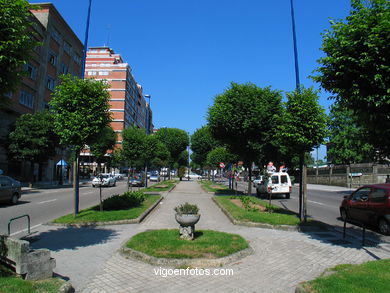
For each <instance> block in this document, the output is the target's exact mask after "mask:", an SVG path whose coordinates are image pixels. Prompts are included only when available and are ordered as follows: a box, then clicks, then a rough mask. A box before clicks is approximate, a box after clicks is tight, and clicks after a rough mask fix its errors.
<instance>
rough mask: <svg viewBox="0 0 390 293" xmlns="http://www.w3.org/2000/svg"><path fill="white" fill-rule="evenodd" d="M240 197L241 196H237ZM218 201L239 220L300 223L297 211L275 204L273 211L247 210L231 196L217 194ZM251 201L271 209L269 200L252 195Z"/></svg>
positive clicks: (274, 223) (287, 223) (288, 223)
mask: <svg viewBox="0 0 390 293" xmlns="http://www.w3.org/2000/svg"><path fill="white" fill-rule="evenodd" d="M236 198H240V197H236ZM215 199H216V201H217V202H218V203H219V204H221V205H222V206H223V207H224V208H225V209H226V210H227V211H228V212H229V214H230V215H231V216H232V217H233V218H234V219H236V220H238V221H243V222H254V223H266V224H271V225H293V226H296V225H299V224H300V221H299V217H298V215H297V214H296V213H294V212H291V211H288V210H285V209H283V208H280V207H278V206H275V205H271V212H269V211H259V210H254V209H250V210H246V209H245V208H243V207H239V206H237V205H236V204H234V203H233V202H232V201H231V199H233V198H232V197H231V196H216V197H215ZM251 201H252V202H254V203H255V204H256V205H260V206H263V207H265V208H267V209H268V210H269V209H270V207H269V204H268V202H266V201H263V200H260V199H258V198H255V197H251Z"/></svg>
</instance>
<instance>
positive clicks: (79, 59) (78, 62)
mask: <svg viewBox="0 0 390 293" xmlns="http://www.w3.org/2000/svg"><path fill="white" fill-rule="evenodd" d="M73 60H74V62H76V63H77V64H78V65H80V64H81V57H80V56H79V55H78V54H76V53H74V54H73Z"/></svg>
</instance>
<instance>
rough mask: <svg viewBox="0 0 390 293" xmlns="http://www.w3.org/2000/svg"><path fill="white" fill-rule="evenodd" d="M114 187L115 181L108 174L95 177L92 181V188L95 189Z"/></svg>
mask: <svg viewBox="0 0 390 293" xmlns="http://www.w3.org/2000/svg"><path fill="white" fill-rule="evenodd" d="M115 185H116V180H115V178H114V177H113V176H111V175H110V174H101V175H99V176H96V177H95V178H93V180H92V187H97V186H107V187H109V186H115Z"/></svg>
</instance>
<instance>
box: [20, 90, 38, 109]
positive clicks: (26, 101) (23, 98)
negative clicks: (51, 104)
mask: <svg viewBox="0 0 390 293" xmlns="http://www.w3.org/2000/svg"><path fill="white" fill-rule="evenodd" d="M19 103H20V104H22V105H24V106H26V107H29V108H31V109H32V108H33V105H34V95H33V94H30V93H28V92H25V91H21V92H20V100H19Z"/></svg>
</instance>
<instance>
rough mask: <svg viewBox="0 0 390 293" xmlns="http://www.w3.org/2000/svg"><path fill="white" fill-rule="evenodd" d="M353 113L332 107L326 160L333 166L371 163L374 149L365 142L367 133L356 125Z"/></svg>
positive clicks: (374, 154) (373, 157)
mask: <svg viewBox="0 0 390 293" xmlns="http://www.w3.org/2000/svg"><path fill="white" fill-rule="evenodd" d="M357 120H358V117H356V116H355V115H354V114H353V111H352V110H350V109H347V108H345V107H343V106H342V105H341V104H339V103H335V104H333V105H332V108H331V111H330V120H329V145H330V147H329V148H328V151H327V157H328V160H330V161H331V162H332V163H334V164H350V163H363V162H373V161H374V160H375V158H376V150H375V148H374V147H373V146H372V145H371V144H369V143H368V142H367V136H368V131H367V130H366V129H364V128H363V127H361V126H359V125H358V124H357V122H356V121H357Z"/></svg>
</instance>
